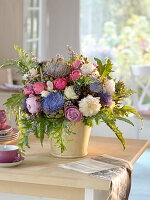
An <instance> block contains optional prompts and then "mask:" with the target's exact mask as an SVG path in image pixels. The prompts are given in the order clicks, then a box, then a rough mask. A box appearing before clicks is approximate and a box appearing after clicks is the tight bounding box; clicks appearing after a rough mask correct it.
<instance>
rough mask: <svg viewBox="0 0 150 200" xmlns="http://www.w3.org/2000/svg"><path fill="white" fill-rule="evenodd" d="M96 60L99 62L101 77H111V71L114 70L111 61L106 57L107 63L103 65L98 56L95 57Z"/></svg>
mask: <svg viewBox="0 0 150 200" xmlns="http://www.w3.org/2000/svg"><path fill="white" fill-rule="evenodd" d="M94 60H95V61H97V64H98V66H99V67H98V71H99V74H100V76H101V78H108V79H110V78H111V77H110V73H111V72H113V70H112V66H113V64H112V63H111V61H110V60H109V59H106V63H105V64H104V65H103V64H102V62H101V60H99V59H98V58H94Z"/></svg>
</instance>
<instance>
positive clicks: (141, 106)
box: [131, 65, 150, 138]
mask: <svg viewBox="0 0 150 200" xmlns="http://www.w3.org/2000/svg"><path fill="white" fill-rule="evenodd" d="M131 74H132V80H133V82H132V84H133V89H134V90H135V91H136V92H137V93H136V94H135V95H133V104H134V107H135V108H136V109H137V112H138V113H139V114H140V115H141V116H142V117H143V119H150V65H133V66H131ZM132 80H131V81H132ZM137 128H138V134H137V138H139V131H140V128H139V122H138V124H137Z"/></svg>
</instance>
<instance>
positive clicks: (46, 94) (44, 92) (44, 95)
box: [41, 90, 50, 97]
mask: <svg viewBox="0 0 150 200" xmlns="http://www.w3.org/2000/svg"><path fill="white" fill-rule="evenodd" d="M49 94H50V92H49V91H46V90H43V91H42V92H41V96H42V97H47V96H48V95H49Z"/></svg>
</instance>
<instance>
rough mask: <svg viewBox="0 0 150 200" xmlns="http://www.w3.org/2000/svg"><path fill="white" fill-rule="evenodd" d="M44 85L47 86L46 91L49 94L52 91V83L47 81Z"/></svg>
mask: <svg viewBox="0 0 150 200" xmlns="http://www.w3.org/2000/svg"><path fill="white" fill-rule="evenodd" d="M46 85H47V90H48V91H50V92H51V91H52V90H53V83H52V81H47V83H46Z"/></svg>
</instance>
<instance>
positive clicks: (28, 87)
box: [23, 83, 34, 95]
mask: <svg viewBox="0 0 150 200" xmlns="http://www.w3.org/2000/svg"><path fill="white" fill-rule="evenodd" d="M23 94H24V95H30V94H34V91H33V84H31V83H26V84H25V88H24V91H23Z"/></svg>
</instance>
